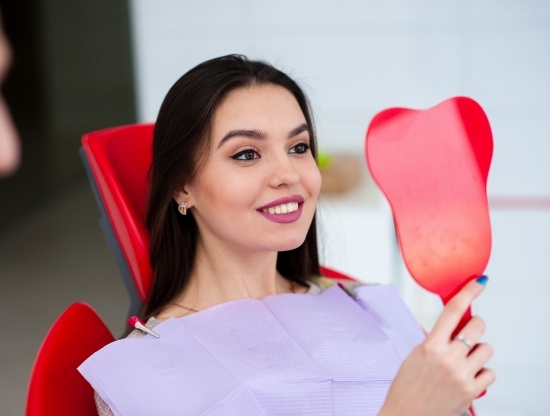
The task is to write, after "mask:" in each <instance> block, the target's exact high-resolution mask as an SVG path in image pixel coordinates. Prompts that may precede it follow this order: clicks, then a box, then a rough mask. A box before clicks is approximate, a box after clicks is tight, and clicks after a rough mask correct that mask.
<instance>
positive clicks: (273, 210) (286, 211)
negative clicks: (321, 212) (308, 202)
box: [257, 195, 304, 224]
mask: <svg viewBox="0 0 550 416" xmlns="http://www.w3.org/2000/svg"><path fill="white" fill-rule="evenodd" d="M303 203H304V198H303V197H302V196H301V195H292V196H290V197H285V198H279V199H276V200H274V201H271V202H270V203H268V204H266V205H263V206H261V207H260V208H258V209H257V211H258V212H259V213H260V214H261V215H262V216H264V217H265V218H267V219H268V220H270V221H273V222H276V223H282V224H287V223H291V222H294V221H297V220H298V219H299V218H300V216H301V215H302V208H303Z"/></svg>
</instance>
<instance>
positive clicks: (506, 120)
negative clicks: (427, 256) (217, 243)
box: [131, 0, 550, 416]
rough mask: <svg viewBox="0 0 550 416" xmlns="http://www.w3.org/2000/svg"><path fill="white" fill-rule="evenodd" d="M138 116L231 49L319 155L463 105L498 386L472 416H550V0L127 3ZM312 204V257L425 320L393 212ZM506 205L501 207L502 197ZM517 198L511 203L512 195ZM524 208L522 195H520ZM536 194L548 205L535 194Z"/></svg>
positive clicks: (370, 197)
mask: <svg viewBox="0 0 550 416" xmlns="http://www.w3.org/2000/svg"><path fill="white" fill-rule="evenodd" d="M131 5H132V13H133V30H134V45H135V59H136V62H135V65H136V69H137V87H138V89H137V90H138V100H139V114H140V119H141V120H142V121H151V120H154V119H155V117H156V114H157V111H158V108H159V106H160V103H161V101H162V98H163V97H164V95H165V93H166V92H167V90H168V89H169V87H170V86H171V85H172V84H173V83H174V82H175V81H176V79H177V78H179V77H180V76H181V75H182V74H183V73H184V72H186V71H187V70H188V69H190V68H191V67H193V66H194V65H196V64H198V63H199V62H201V61H203V60H205V59H209V58H212V57H215V56H219V55H224V54H228V53H244V54H246V55H248V56H250V57H252V58H261V59H266V60H268V61H270V62H272V63H274V64H275V65H276V66H278V67H280V68H281V69H283V70H285V71H286V72H289V73H290V75H292V76H293V77H295V78H296V79H297V80H298V81H299V82H300V83H301V84H302V85H303V86H304V87H305V89H306V91H307V92H308V93H309V95H310V98H311V100H312V102H313V105H314V111H315V116H316V120H317V123H318V131H319V140H320V147H321V148H324V149H327V150H334V151H357V152H359V153H362V152H363V140H364V134H365V130H366V126H367V124H368V122H369V121H370V119H371V118H372V116H373V115H374V114H375V113H376V112H378V111H380V110H382V109H384V108H386V107H393V106H403V107H412V108H425V107H429V106H432V105H435V104H436V103H438V102H440V101H442V100H443V99H446V98H449V97H451V96H455V95H467V96H471V97H472V98H474V99H476V100H477V101H478V102H479V103H480V104H481V105H482V106H483V107H484V108H485V110H486V112H487V114H488V116H489V120H490V121H491V124H492V127H493V132H494V141H495V153H494V158H493V164H492V167H491V173H490V178H489V195H490V197H491V198H493V201H496V200H495V198H504V197H505V198H507V199H506V201H508V202H506V201H505V203H502V200H500V201H501V202H499V203H497V202H498V201H496V202H495V203H494V204H493V205H492V210H491V215H492V225H493V235H494V245H493V252H492V255H491V260H490V263H489V266H488V268H487V273H488V274H489V275H490V277H491V281H490V283H489V285H488V288H487V290H486V293H485V294H484V295H483V297H482V299H480V300H479V301H478V302H477V303H476V305H475V306H474V312H475V313H480V314H482V315H483V316H484V318H485V320H486V321H487V323H488V333H487V337H486V338H487V339H488V340H490V341H491V342H493V343H494V344H495V347H496V351H497V352H496V355H495V357H494V359H493V360H492V363H491V364H492V366H493V367H494V368H496V370H497V372H498V374H499V380H498V382H497V383H496V384H495V386H494V387H492V388H491V389H490V390H489V392H488V394H487V396H486V397H484V398H483V399H482V400H480V401H479V402H478V403H477V408H478V411H479V413H480V415H481V416H484V415H500V416H511V415H529V416H535V415H537V416H538V415H546V414H548V413H549V412H550V395H549V394H548V393H546V390H547V386H549V385H550V375H549V374H550V358H549V354H548V352H549V351H550V336H549V335H548V332H547V330H546V329H547V327H548V326H549V323H550V319H549V318H548V316H549V315H550V306H549V302H547V299H548V298H549V297H550V256H549V254H548V253H549V250H548V248H549V247H550V164H549V163H548V161H549V159H550V133H549V132H550V117H549V116H548V114H550V2H548V1H545V0H522V1H517V0H476V1H474V0H471V1H467V0H446V1H441V0H431V1H429V0H380V1H367V0H342V1H339V2H336V1H328V0H308V1H298V0H293V1H291V0H278V1H269V2H268V1H254V0H240V1H237V0H233V1H230V0H203V1H200V2H199V1H182V0H162V1H155V0H132V2H131ZM364 184H365V187H364V188H363V189H362V190H361V191H360V192H359V193H358V195H355V196H349V197H347V198H344V199H330V198H329V199H327V200H325V201H323V203H322V205H321V214H320V216H321V219H322V220H324V223H323V233H324V252H325V253H326V254H325V257H324V261H325V263H326V264H328V265H331V266H333V267H336V268H340V269H341V270H343V271H345V272H348V273H351V274H353V275H356V276H357V277H360V278H362V279H365V280H381V281H388V280H393V281H395V282H396V283H397V284H398V285H399V287H400V288H401V290H402V293H403V295H404V296H405V298H406V299H407V301H408V302H409V304H410V305H411V307H412V308H413V309H414V311H415V313H417V315H418V316H419V319H420V320H421V321H422V322H426V323H428V325H429V323H430V322H433V319H434V310H437V309H438V301H437V300H436V299H435V297H434V296H433V295H430V294H425V293H423V292H422V291H420V290H419V289H418V288H417V287H415V285H414V283H412V280H411V279H410V278H408V277H407V274H406V272H405V271H404V270H403V267H402V264H400V263H399V262H396V259H399V258H398V256H397V255H396V253H395V251H394V250H395V243H394V240H393V234H392V233H393V229H392V223H391V213H390V212H389V210H388V207H387V204H385V202H384V201H383V200H382V198H381V197H380V195H379V194H378V193H377V192H376V190H374V189H373V187H372V184H371V183H369V182H364ZM508 198H509V199H508ZM518 198H519V199H518ZM521 198H535V199H534V200H533V199H531V200H525V199H521ZM544 198H546V199H544Z"/></svg>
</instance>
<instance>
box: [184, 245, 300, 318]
mask: <svg viewBox="0 0 550 416" xmlns="http://www.w3.org/2000/svg"><path fill="white" fill-rule="evenodd" d="M276 265H277V252H246V253H236V252H234V251H232V250H231V248H227V247H225V248H220V247H217V248H216V250H207V249H206V247H205V245H204V244H203V243H202V242H200V241H199V243H198V244H197V253H196V257H195V264H194V269H193V273H192V274H191V279H190V282H189V286H188V287H187V288H186V290H185V292H184V293H182V295H181V296H180V297H179V298H178V301H177V302H178V303H180V304H185V305H187V306H190V307H192V308H195V309H198V310H202V309H205V308H208V307H210V306H214V305H217V304H220V303H225V302H230V301H234V300H239V299H244V298H255V299H262V298H264V297H265V296H268V295H274V294H278V293H289V292H292V288H293V286H292V284H291V282H289V281H288V280H286V279H285V278H284V277H282V276H281V275H280V274H279V273H278V272H277V268H276Z"/></svg>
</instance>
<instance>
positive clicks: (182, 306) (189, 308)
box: [172, 280, 298, 312]
mask: <svg viewBox="0 0 550 416" xmlns="http://www.w3.org/2000/svg"><path fill="white" fill-rule="evenodd" d="M290 285H291V287H290V289H291V290H292V293H298V292H297V289H296V283H294V282H293V281H292V280H291V281H290ZM172 305H174V306H179V307H180V308H183V309H187V310H188V311H191V312H199V309H195V308H191V307H190V306H185V305H182V304H180V303H176V302H173V303H172Z"/></svg>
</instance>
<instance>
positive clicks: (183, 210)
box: [178, 202, 187, 215]
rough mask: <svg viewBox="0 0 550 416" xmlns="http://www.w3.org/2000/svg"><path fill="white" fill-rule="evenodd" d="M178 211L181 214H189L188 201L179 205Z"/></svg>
mask: <svg viewBox="0 0 550 416" xmlns="http://www.w3.org/2000/svg"><path fill="white" fill-rule="evenodd" d="M178 211H179V213H180V214H181V215H187V202H182V203H181V204H179V205H178Z"/></svg>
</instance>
